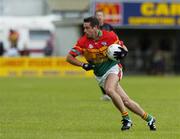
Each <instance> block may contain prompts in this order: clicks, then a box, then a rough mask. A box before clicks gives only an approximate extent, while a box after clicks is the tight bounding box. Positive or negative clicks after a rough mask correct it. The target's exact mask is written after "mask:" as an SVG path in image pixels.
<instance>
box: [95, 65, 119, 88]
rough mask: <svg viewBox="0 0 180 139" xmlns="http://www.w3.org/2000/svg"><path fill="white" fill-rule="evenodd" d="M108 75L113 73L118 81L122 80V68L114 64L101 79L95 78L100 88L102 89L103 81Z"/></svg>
mask: <svg viewBox="0 0 180 139" xmlns="http://www.w3.org/2000/svg"><path fill="white" fill-rule="evenodd" d="M110 73H114V74H116V75H117V76H118V77H119V79H122V76H123V71H122V67H120V66H119V65H118V64H116V65H114V66H113V67H112V68H110V69H109V70H108V71H107V72H106V73H105V74H104V75H103V76H101V77H99V76H95V78H96V80H97V82H98V84H99V86H100V87H103V88H104V84H105V81H106V79H107V77H108V75H109V74H110Z"/></svg>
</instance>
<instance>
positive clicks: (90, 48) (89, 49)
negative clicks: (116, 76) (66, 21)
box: [69, 30, 123, 76]
mask: <svg viewBox="0 0 180 139" xmlns="http://www.w3.org/2000/svg"><path fill="white" fill-rule="evenodd" d="M114 43H118V44H120V45H122V43H123V42H122V41H119V38H118V36H117V35H116V34H115V33H114V32H113V31H111V32H109V31H105V30H102V34H101V36H100V37H99V39H98V40H97V41H95V40H93V39H89V38H87V37H86V35H84V36H82V37H81V38H80V39H79V40H78V42H77V43H76V45H75V46H74V47H73V48H72V49H71V51H70V52H69V53H70V54H71V55H72V56H74V57H76V56H78V55H83V56H84V57H85V58H86V60H87V61H88V62H89V63H91V64H94V65H95V68H94V74H95V75H96V76H102V75H103V74H105V73H106V71H107V70H109V69H110V68H111V67H112V66H114V65H115V64H117V62H116V61H112V60H110V59H108V57H107V54H106V51H107V48H108V46H110V45H111V44H114Z"/></svg>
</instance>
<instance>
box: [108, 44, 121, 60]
mask: <svg viewBox="0 0 180 139" xmlns="http://www.w3.org/2000/svg"><path fill="white" fill-rule="evenodd" d="M119 47H122V46H121V45H119V44H111V45H110V46H109V47H108V49H107V56H108V58H109V59H111V60H113V61H119V60H117V59H115V58H114V52H115V51H118V52H121V49H119Z"/></svg>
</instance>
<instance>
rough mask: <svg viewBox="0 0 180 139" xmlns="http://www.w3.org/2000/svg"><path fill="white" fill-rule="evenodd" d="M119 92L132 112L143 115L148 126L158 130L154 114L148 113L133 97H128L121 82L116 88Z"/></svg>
mask: <svg viewBox="0 0 180 139" xmlns="http://www.w3.org/2000/svg"><path fill="white" fill-rule="evenodd" d="M116 90H117V92H118V94H119V95H120V96H121V99H122V101H123V103H124V105H125V106H126V107H127V108H128V109H129V110H131V111H132V112H134V113H136V114H137V115H139V116H140V117H142V118H143V119H144V120H145V121H147V122H148V126H149V127H150V130H156V127H155V124H154V123H155V119H154V118H153V116H151V115H150V114H148V113H146V112H145V111H144V110H143V109H142V108H141V106H140V105H139V104H138V103H136V102H135V101H133V100H132V99H130V98H129V97H128V95H127V94H126V92H125V91H124V90H123V88H122V87H121V85H120V84H118V85H117V88H116Z"/></svg>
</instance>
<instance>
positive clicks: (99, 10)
mask: <svg viewBox="0 0 180 139" xmlns="http://www.w3.org/2000/svg"><path fill="white" fill-rule="evenodd" d="M99 12H100V13H103V14H104V11H103V10H102V9H98V10H96V11H95V15H96V14H97V13H99Z"/></svg>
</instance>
